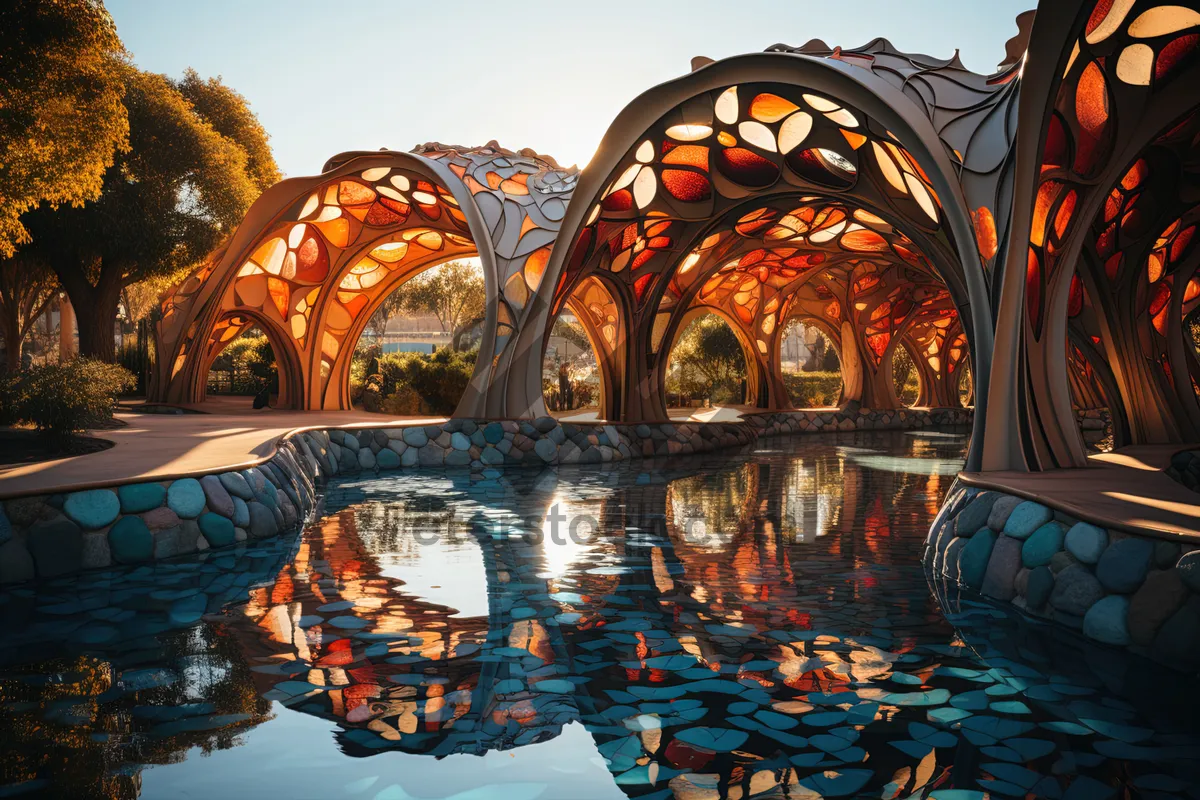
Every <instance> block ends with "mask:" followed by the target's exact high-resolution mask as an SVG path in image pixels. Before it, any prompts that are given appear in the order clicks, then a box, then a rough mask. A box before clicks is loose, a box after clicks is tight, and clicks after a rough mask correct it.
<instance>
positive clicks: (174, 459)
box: [0, 408, 445, 498]
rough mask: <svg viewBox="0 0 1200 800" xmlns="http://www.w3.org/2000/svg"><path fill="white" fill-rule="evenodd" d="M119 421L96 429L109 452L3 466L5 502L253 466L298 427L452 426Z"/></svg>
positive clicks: (254, 416)
mask: <svg viewBox="0 0 1200 800" xmlns="http://www.w3.org/2000/svg"><path fill="white" fill-rule="evenodd" d="M220 410H222V411H224V410H225V409H223V408H222V409H220ZM116 417H117V419H120V420H121V421H123V422H125V423H126V426H125V427H123V428H116V429H114V430H104V431H96V432H95V435H96V436H98V437H99V438H101V439H108V440H109V441H111V442H112V443H113V446H112V447H110V448H109V449H107V450H102V451H100V452H98V453H89V454H87V455H82V456H73V457H71V458H60V459H56V460H54V461H43V462H40V463H37V464H21V465H18V466H13V467H3V468H0V498H3V497H11V496H14V495H23V494H39V493H48V492H53V491H61V490H67V489H80V488H84V487H94V486H111V485H115V484H120V483H128V482H130V481H132V480H138V479H147V480H149V479H154V480H166V479H168V478H178V477H182V476H184V475H189V474H195V473H198V472H211V471H214V470H218V469H232V468H235V467H245V466H250V465H252V464H257V463H259V462H260V461H264V460H266V459H267V458H270V457H271V455H272V454H274V452H275V446H276V443H277V442H278V441H279V439H280V437H281V436H283V435H284V434H286V433H289V432H290V431H294V430H296V429H298V428H320V427H333V426H348V425H351V426H352V425H358V426H361V427H372V428H393V427H399V426H401V425H414V424H426V423H428V424H437V423H441V422H443V421H445V418H444V417H391V416H388V415H386V414H371V413H368V412H365V411H278V410H274V409H263V410H261V411H252V410H251V411H245V412H243V413H238V414H229V413H219V414H178V415H176V414H128V413H119V414H117V415H116Z"/></svg>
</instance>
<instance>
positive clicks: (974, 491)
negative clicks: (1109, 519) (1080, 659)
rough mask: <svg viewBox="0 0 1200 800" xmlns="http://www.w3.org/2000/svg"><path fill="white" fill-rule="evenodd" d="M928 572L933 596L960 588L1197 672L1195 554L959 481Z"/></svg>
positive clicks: (941, 520) (931, 547)
mask: <svg viewBox="0 0 1200 800" xmlns="http://www.w3.org/2000/svg"><path fill="white" fill-rule="evenodd" d="M924 563H925V567H926V572H927V574H928V575H929V577H930V580H932V581H933V582H934V583H935V588H936V589H944V588H946V587H947V586H958V587H961V588H963V589H967V590H971V591H974V592H978V593H979V594H981V595H983V596H984V597H985V598H989V599H990V600H992V601H995V602H998V603H1004V604H1010V605H1012V606H1014V607H1016V608H1018V609H1020V610H1021V611H1023V612H1025V613H1026V614H1027V615H1029V616H1030V617H1033V618H1035V619H1042V620H1050V621H1053V622H1055V623H1058V624H1060V625H1064V626H1066V627H1068V628H1071V629H1073V630H1076V631H1079V632H1080V633H1081V634H1082V635H1083V636H1084V637H1086V638H1087V639H1091V640H1094V641H1097V642H1101V643H1104V644H1108V645H1113V646H1116V647H1123V648H1127V649H1129V650H1132V651H1134V652H1137V653H1140V654H1143V655H1147V656H1149V657H1150V658H1153V659H1154V660H1155V661H1158V662H1161V663H1164V664H1168V665H1170V666H1173V667H1177V668H1182V669H1186V670H1195V669H1197V668H1200V546H1198V545H1189V544H1182V543H1179V542H1173V541H1167V540H1162V539H1154V538H1150V537H1148V536H1140V535H1133V534H1129V533H1124V532H1121V531H1115V530H1106V529H1105V528H1101V527H1098V526H1096V525H1092V524H1090V523H1088V522H1083V521H1080V520H1078V519H1075V518H1073V517H1071V516H1069V515H1067V514H1064V513H1063V512H1061V511H1054V510H1052V509H1050V508H1048V507H1046V506H1044V505H1042V504H1040V503H1036V502H1033V501H1029V500H1024V499H1022V498H1019V497H1013V496H1011V495H1007V494H1004V493H1002V492H996V491H989V490H981V489H978V488H974V487H968V486H964V485H962V484H961V483H959V482H956V483H955V485H954V486H953V487H952V488H951V490H950V493H949V495H948V496H947V498H946V503H945V505H943V507H942V510H941V512H940V513H939V514H938V517H937V519H935V520H934V523H933V526H932V528H931V529H930V532H929V538H928V539H927V540H926V542H925V552H924ZM938 584H940V585H938Z"/></svg>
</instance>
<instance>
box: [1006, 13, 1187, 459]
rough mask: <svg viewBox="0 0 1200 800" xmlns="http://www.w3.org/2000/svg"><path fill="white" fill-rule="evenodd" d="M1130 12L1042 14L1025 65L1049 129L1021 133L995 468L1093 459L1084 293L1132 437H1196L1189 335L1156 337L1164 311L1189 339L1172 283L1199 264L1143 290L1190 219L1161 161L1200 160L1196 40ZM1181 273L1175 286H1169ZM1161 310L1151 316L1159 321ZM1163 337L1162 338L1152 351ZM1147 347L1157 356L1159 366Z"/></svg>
mask: <svg viewBox="0 0 1200 800" xmlns="http://www.w3.org/2000/svg"><path fill="white" fill-rule="evenodd" d="M1134 6H1135V4H1133V3H1120V4H1097V3H1093V2H1074V3H1061V4H1054V5H1053V6H1047V7H1045V8H1042V9H1039V13H1038V16H1037V19H1036V21H1035V23H1034V26H1033V30H1032V33H1031V38H1030V45H1029V53H1028V56H1027V59H1028V60H1029V61H1031V62H1033V61H1036V62H1037V63H1038V64H1040V65H1041V66H1040V68H1039V69H1037V70H1033V71H1030V72H1026V73H1025V75H1024V77H1023V80H1022V88H1021V96H1020V118H1021V119H1031V120H1034V119H1036V120H1045V123H1044V124H1043V125H1038V126H1034V125H1028V126H1021V128H1020V129H1019V132H1018V139H1017V147H1016V168H1015V171H1014V178H1013V187H1014V197H1016V198H1019V199H1018V200H1017V202H1015V203H1014V206H1013V216H1012V225H1011V227H1010V230H1011V236H1010V242H1009V246H1008V254H1007V259H1006V263H1005V268H1004V276H1003V289H1002V292H1001V296H1000V310H999V313H998V315H997V320H998V325H997V335H996V343H997V347H996V369H995V370H994V374H995V376H996V377H997V380H998V384H997V386H996V390H995V391H994V392H993V397H992V403H993V404H992V408H993V409H994V412H993V413H989V415H988V416H989V419H988V427H987V433H986V438H985V441H984V450H985V452H986V453H987V460H986V461H985V463H984V467H985V468H986V469H997V470H1003V469H1027V470H1042V469H1050V468H1055V467H1079V466H1083V465H1084V464H1085V463H1086V451H1085V449H1084V446H1083V441H1082V439H1081V437H1080V435H1079V432H1078V428H1077V426H1076V424H1075V420H1074V411H1073V408H1072V402H1071V388H1070V380H1069V378H1068V375H1069V370H1068V369H1067V357H1068V347H1067V344H1068V341H1069V338H1068V337H1069V328H1070V325H1071V323H1070V319H1071V318H1072V314H1071V313H1070V312H1071V310H1072V309H1073V308H1074V307H1075V306H1076V305H1077V303H1078V302H1079V300H1078V298H1079V296H1080V293H1081V291H1084V290H1086V293H1087V294H1088V295H1089V296H1090V297H1091V300H1092V301H1093V302H1095V303H1096V304H1097V306H1098V308H1099V309H1100V313H1099V315H1098V321H1099V324H1100V327H1101V328H1102V329H1103V330H1102V331H1101V333H1100V344H1102V346H1103V350H1104V352H1105V360H1106V361H1107V362H1108V363H1109V364H1110V365H1112V367H1113V372H1114V378H1115V381H1116V383H1117V385H1118V388H1119V395H1120V398H1121V402H1122V404H1123V405H1124V406H1125V408H1126V409H1127V413H1126V416H1127V419H1128V424H1129V436H1130V441H1131V442H1137V443H1154V442H1168V441H1179V440H1182V439H1189V438H1193V439H1194V438H1196V437H1197V435H1198V434H1200V408H1197V407H1196V403H1195V401H1194V399H1191V398H1190V397H1186V396H1185V393H1183V392H1181V391H1180V384H1184V386H1185V388H1188V392H1187V393H1186V395H1194V392H1192V391H1191V390H1190V387H1187V386H1186V384H1188V383H1190V376H1186V377H1185V375H1181V374H1178V373H1177V371H1173V372H1172V374H1171V375H1170V376H1169V377H1168V376H1167V374H1166V373H1167V369H1164V366H1167V367H1169V366H1170V364H1171V363H1172V356H1170V352H1174V353H1176V354H1177V355H1176V356H1175V357H1174V363H1175V364H1176V365H1179V364H1181V363H1182V362H1180V360H1179V358H1178V354H1179V353H1181V351H1182V342H1181V341H1180V340H1181V339H1182V336H1176V335H1174V334H1173V333H1172V335H1170V336H1167V335H1165V334H1163V333H1162V332H1158V331H1156V332H1154V333H1151V330H1152V329H1153V328H1154V323H1155V319H1156V318H1158V317H1159V314H1161V313H1162V312H1163V310H1164V309H1165V308H1167V307H1168V306H1171V307H1172V310H1171V311H1169V312H1167V313H1166V314H1163V315H1162V316H1161V318H1160V321H1161V323H1162V325H1163V327H1164V330H1165V331H1167V332H1173V331H1178V330H1179V327H1180V325H1181V323H1180V322H1179V321H1178V320H1176V319H1175V317H1176V316H1178V314H1177V312H1178V311H1179V310H1180V308H1179V306H1175V305H1174V302H1173V300H1174V297H1176V296H1181V295H1184V294H1185V293H1186V289H1185V288H1183V287H1185V286H1186V285H1187V281H1184V282H1183V284H1182V285H1181V286H1176V287H1174V288H1175V291H1174V292H1172V291H1171V287H1170V286H1169V285H1168V284H1170V283H1172V282H1173V281H1174V280H1176V279H1178V276H1180V275H1183V274H1186V273H1187V266H1186V264H1182V263H1178V264H1174V265H1172V270H1164V271H1163V272H1162V273H1160V274H1158V275H1155V276H1153V278H1154V279H1153V280H1149V281H1148V282H1147V283H1146V284H1145V285H1140V284H1139V283H1138V280H1140V279H1141V278H1142V277H1143V276H1142V275H1141V274H1140V273H1142V272H1143V271H1147V270H1149V269H1150V261H1149V258H1148V256H1149V254H1150V253H1152V252H1153V251H1154V250H1155V249H1157V246H1156V245H1155V241H1156V239H1157V238H1159V237H1162V236H1164V235H1167V234H1166V231H1167V228H1168V227H1169V224H1170V222H1171V221H1172V220H1180V219H1182V218H1183V217H1184V216H1185V214H1187V213H1190V212H1188V211H1187V208H1188V205H1182V206H1181V205H1180V202H1179V201H1180V200H1181V199H1182V198H1181V196H1180V195H1179V193H1178V192H1177V191H1176V188H1175V186H1176V183H1175V182H1176V181H1177V180H1178V179H1179V178H1181V177H1182V173H1183V172H1184V171H1183V170H1181V169H1178V168H1175V169H1163V168H1162V167H1163V165H1162V164H1161V163H1155V162H1156V161H1157V160H1158V159H1159V158H1160V157H1166V156H1167V154H1169V153H1174V155H1173V156H1170V157H1169V159H1168V160H1170V159H1175V160H1176V163H1179V162H1178V159H1180V158H1181V156H1182V158H1183V159H1184V160H1187V159H1190V158H1194V156H1193V155H1189V154H1188V147H1189V146H1190V136H1191V135H1194V132H1195V131H1194V129H1193V130H1191V132H1190V134H1189V133H1188V132H1187V131H1188V126H1190V125H1192V124H1194V121H1195V118H1196V117H1195V114H1194V111H1195V109H1196V105H1197V103H1196V96H1195V91H1194V87H1195V85H1196V82H1197V80H1200V62H1197V60H1196V59H1195V58H1191V57H1190V54H1191V53H1193V52H1194V51H1195V46H1196V42H1195V41H1194V40H1192V39H1188V38H1187V35H1188V34H1186V32H1185V31H1179V30H1177V31H1172V30H1170V29H1169V28H1170V26H1167V29H1164V30H1163V32H1162V33H1161V35H1156V36H1151V37H1148V36H1144V35H1142V34H1143V33H1144V31H1142V30H1134V29H1133V26H1134V25H1135V24H1137V20H1138V19H1140V18H1141V17H1142V16H1143V14H1142V11H1144V9H1141V10H1139V9H1137V8H1135V7H1134ZM1133 56H1137V58H1136V59H1134V58H1133ZM1180 134H1183V135H1180ZM1177 137H1178V138H1177ZM1181 146H1183V149H1182V150H1181V149H1180V147H1181ZM1139 203H1140V204H1141V205H1140V206H1139ZM1189 205H1190V204H1189ZM1164 217H1165V218H1164ZM1182 230H1183V226H1182V225H1181V228H1180V229H1179V230H1178V231H1174V232H1172V233H1171V234H1170V235H1171V236H1174V235H1175V234H1177V233H1179V232H1181V231H1182ZM1172 260H1173V259H1172ZM1160 266H1165V263H1164V264H1160ZM1180 267H1182V268H1183V269H1182V270H1180V269H1179V268H1180ZM1171 271H1174V272H1175V273H1176V277H1175V278H1172V279H1171V280H1170V281H1167V283H1165V284H1164V283H1163V280H1164V276H1165V275H1167V273H1168V272H1171ZM1076 275H1078V277H1079V279H1080V280H1079V281H1076ZM1151 286H1153V287H1154V292H1153V296H1148V295H1147V289H1148V288H1149V287H1151ZM1118 287H1119V288H1118ZM1113 289H1118V291H1117V293H1116V294H1115V295H1114V294H1110V290H1113ZM1164 289H1165V291H1164ZM1179 299H1180V301H1182V297H1180V298H1179ZM1159 303H1161V304H1160V305H1159ZM1152 305H1154V306H1156V307H1155V313H1154V314H1147V312H1148V310H1149V308H1150V307H1151V306H1152ZM1155 335H1158V336H1159V338H1160V340H1161V341H1160V342H1159V343H1158V344H1155V345H1153V346H1151V342H1150V341H1149V338H1152V337H1153V336H1155ZM1168 340H1169V344H1166V346H1164V343H1167V342H1168ZM1149 350H1157V352H1156V353H1154V354H1153V355H1152V356H1151V357H1150V358H1147V356H1148V355H1151V354H1150V353H1149ZM1164 357H1166V360H1165V362H1164ZM1189 406H1190V407H1189Z"/></svg>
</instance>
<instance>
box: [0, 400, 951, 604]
mask: <svg viewBox="0 0 1200 800" xmlns="http://www.w3.org/2000/svg"><path fill="white" fill-rule="evenodd" d="M970 419H971V416H970V412H969V411H965V410H961V409H946V410H937V411H933V412H930V411H916V410H912V409H902V410H899V411H791V412H778V413H770V414H751V415H748V416H747V417H746V418H745V420H744V421H740V422H706V423H666V422H659V423H652V424H639V425H624V424H611V425H576V424H572V423H559V422H558V421H557V420H555V419H553V418H552V417H540V418H538V419H535V420H520V421H518V420H503V421H479V420H469V419H452V420H448V421H446V422H444V423H440V424H436V425H413V426H407V427H397V428H384V429H379V428H375V429H364V428H354V429H332V430H325V431H322V430H314V431H305V432H301V433H298V434H296V435H293V436H290V437H288V438H287V439H286V440H284V441H283V442H282V443H281V444H280V445H279V448H278V450H277V452H276V453H275V455H274V456H272V457H271V458H270V459H269V460H267V461H266V462H264V463H262V464H260V465H258V466H256V467H250V468H248V469H243V470H236V471H224V472H216V473H213V474H210V475H204V476H202V477H199V478H194V477H189V478H179V479H177V480H166V481H151V482H144V483H134V484H126V485H122V486H116V487H112V488H97V489H85V490H81V491H75V492H69V493H62V494H53V495H41V496H36V497H23V498H16V499H10V500H6V501H4V502H3V504H2V505H0V584H2V583H15V582H18V581H26V580H32V579H35V578H53V577H59V576H63V575H70V574H73V573H76V572H79V571H81V570H87V569H98V568H104V567H109V566H113V565H123V564H130V565H136V564H144V563H148V562H153V561H159V560H161V559H165V558H171V557H173V556H179V555H187V554H189V553H195V552H198V551H201V550H207V549H209V548H213V547H226V546H229V545H234V544H237V543H238V542H244V541H247V540H258V539H263V538H266V537H270V536H275V535H276V534H278V533H281V532H283V531H286V530H290V529H293V528H295V527H297V526H299V525H300V524H302V523H303V522H304V521H305V520H306V519H308V517H309V515H310V514H311V513H312V511H313V510H314V508H315V507H316V504H317V501H318V491H319V488H320V486H321V485H322V484H323V482H324V480H325V479H327V478H329V477H331V476H333V475H338V474H344V473H358V472H361V471H364V470H370V471H386V470H394V469H405V468H420V467H446V466H450V467H453V466H462V467H470V468H473V469H476V470H480V469H488V468H495V467H510V466H535V467H545V466H549V465H555V464H600V463H607V462H614V461H623V460H626V459H630V458H647V457H656V456H668V455H690V454H697V453H709V452H713V451H715V450H719V449H724V448H735V447H741V446H745V445H749V444H752V443H753V442H754V441H756V440H757V439H758V437H759V436H764V435H774V434H787V433H799V432H806V431H809V432H820V431H842V430H887V429H896V428H901V427H908V428H924V427H930V426H932V425H946V424H965V423H969V422H970ZM96 457H97V458H103V457H104V456H103V454H100V455H97V456H96Z"/></svg>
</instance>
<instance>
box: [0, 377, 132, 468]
mask: <svg viewBox="0 0 1200 800" xmlns="http://www.w3.org/2000/svg"><path fill="white" fill-rule="evenodd" d="M135 383H136V380H135V378H134V376H133V373H131V372H130V371H129V370H127V369H125V368H124V367H122V366H119V365H117V364H108V363H105V362H103V361H97V360H95V359H91V358H75V359H72V360H70V361H66V362H63V363H61V364H42V365H39V366H35V367H31V368H30V369H27V370H25V371H24V372H20V373H18V374H17V375H16V376H15V377H13V378H10V379H9V383H8V386H7V387H6V390H5V395H6V396H5V397H4V401H5V406H6V408H7V414H9V415H11V417H12V418H13V419H14V420H15V421H17V422H23V423H26V424H29V425H33V426H34V427H35V428H37V429H38V431H39V432H41V433H42V434H43V435H44V436H45V437H46V438H47V439H48V440H49V441H50V443H51V446H52V447H54V448H56V449H59V448H62V447H64V446H66V445H67V444H68V443H69V442H70V439H71V434H73V433H76V432H78V431H83V430H86V429H88V428H92V427H95V426H97V425H101V424H103V423H105V422H107V421H109V420H111V419H112V412H113V404H114V403H115V402H116V399H117V396H118V395H119V394H121V393H122V392H124V391H127V390H129V389H130V388H132V387H133V385H134V384H135Z"/></svg>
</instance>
